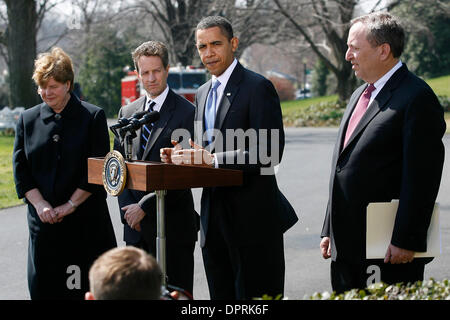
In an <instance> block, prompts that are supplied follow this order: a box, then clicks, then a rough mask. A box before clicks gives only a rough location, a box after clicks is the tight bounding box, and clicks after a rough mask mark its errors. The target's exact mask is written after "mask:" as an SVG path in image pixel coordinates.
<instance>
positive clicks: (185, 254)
mask: <svg viewBox="0 0 450 320" xmlns="http://www.w3.org/2000/svg"><path fill="white" fill-rule="evenodd" d="M127 245H133V246H135V247H138V248H141V249H143V250H145V251H146V252H148V253H150V254H151V255H152V256H153V257H155V259H156V241H152V242H151V243H148V241H146V240H144V239H143V238H142V239H141V241H140V242H139V243H133V244H128V243H127ZM194 249H195V242H192V243H191V244H184V243H180V244H179V243H170V244H169V243H168V244H167V246H166V274H167V279H166V280H167V284H168V285H170V286H175V287H178V288H181V289H184V290H186V291H188V292H189V293H191V294H193V289H194Z"/></svg>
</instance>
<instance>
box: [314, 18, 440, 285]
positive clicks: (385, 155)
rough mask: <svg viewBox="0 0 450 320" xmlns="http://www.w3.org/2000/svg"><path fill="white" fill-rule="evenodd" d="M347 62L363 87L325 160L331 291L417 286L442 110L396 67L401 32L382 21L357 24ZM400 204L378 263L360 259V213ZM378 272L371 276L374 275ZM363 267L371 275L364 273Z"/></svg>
mask: <svg viewBox="0 0 450 320" xmlns="http://www.w3.org/2000/svg"><path fill="white" fill-rule="evenodd" d="M347 44H348V50H347V53H346V57H345V58H346V60H347V61H350V62H351V63H352V66H353V67H352V68H353V70H354V71H355V74H356V76H357V77H358V78H361V79H362V80H364V81H365V82H366V83H365V84H363V85H362V86H361V87H359V88H358V89H356V90H355V92H354V93H353V95H352V96H351V98H350V101H349V103H348V105H347V109H346V111H345V113H344V116H343V119H342V122H341V126H340V128H339V133H338V139H337V142H336V146H335V149H334V154H333V159H332V170H331V178H330V188H329V194H330V196H329V202H328V207H327V212H326V216H325V220H324V224H323V229H322V234H321V235H322V241H321V244H320V248H321V253H322V255H323V257H324V258H325V259H328V258H330V257H331V258H332V262H331V282H332V287H333V290H335V291H337V292H343V291H347V290H350V289H352V288H365V287H366V286H367V285H368V283H367V281H368V279H369V277H370V276H371V275H372V272H373V271H372V270H380V274H379V276H380V277H379V278H380V280H381V281H383V282H385V283H397V282H404V283H407V282H415V281H417V280H422V279H423V274H424V267H425V263H426V262H429V261H430V260H429V259H418V258H414V253H415V252H423V251H426V249H427V243H426V237H427V230H428V226H429V223H430V219H431V215H432V212H433V207H434V204H435V200H436V197H437V194H438V191H439V185H440V181H441V175H442V167H443V161H444V146H443V143H442V136H443V134H444V133H445V127H446V125H445V121H444V117H443V109H442V107H441V105H440V104H439V101H438V99H437V98H436V95H435V94H434V93H433V91H432V89H431V88H430V87H429V86H428V85H427V84H426V83H425V82H424V81H423V80H421V79H419V78H418V77H416V76H415V75H414V74H412V73H411V72H410V71H408V69H407V67H406V65H405V64H404V63H402V62H401V61H400V55H401V53H402V50H403V45H404V31H403V28H402V27H401V26H400V24H399V22H398V21H397V19H396V18H394V17H392V16H391V15H389V14H388V13H384V12H383V13H373V14H369V15H366V16H363V17H359V18H356V19H354V20H353V21H352V25H351V28H350V31H349V35H348V42H347ZM393 199H399V207H398V211H397V214H396V218H395V226H394V230H393V233H392V238H391V243H390V245H389V246H388V247H387V248H386V256H385V258H384V260H376V259H375V260H368V259H366V209H367V206H368V204H369V203H371V202H390V201H391V200H393ZM373 266H377V267H378V268H373ZM369 267H370V268H369Z"/></svg>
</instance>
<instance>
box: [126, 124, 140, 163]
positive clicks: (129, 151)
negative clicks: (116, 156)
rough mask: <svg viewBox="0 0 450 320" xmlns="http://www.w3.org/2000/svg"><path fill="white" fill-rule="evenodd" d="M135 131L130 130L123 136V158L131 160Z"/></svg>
mask: <svg viewBox="0 0 450 320" xmlns="http://www.w3.org/2000/svg"><path fill="white" fill-rule="evenodd" d="M136 137H137V135H136V131H134V130H132V131H130V133H129V134H127V135H126V136H125V148H124V150H125V160H126V161H129V162H132V161H133V159H132V153H133V152H132V150H133V139H134V138H136Z"/></svg>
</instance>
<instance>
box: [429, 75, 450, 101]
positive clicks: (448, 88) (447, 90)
mask: <svg viewBox="0 0 450 320" xmlns="http://www.w3.org/2000/svg"><path fill="white" fill-rule="evenodd" d="M426 81H427V83H428V85H429V86H430V87H431V88H433V91H434V92H435V93H436V94H437V95H438V96H447V97H450V75H448V76H444V77H439V78H434V79H429V80H426Z"/></svg>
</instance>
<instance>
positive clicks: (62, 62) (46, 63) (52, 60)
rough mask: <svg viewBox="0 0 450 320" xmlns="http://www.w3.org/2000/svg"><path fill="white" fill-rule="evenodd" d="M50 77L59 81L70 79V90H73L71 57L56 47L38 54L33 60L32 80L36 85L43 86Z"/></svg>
mask: <svg viewBox="0 0 450 320" xmlns="http://www.w3.org/2000/svg"><path fill="white" fill-rule="evenodd" d="M50 78H53V79H54V80H55V81H58V82H60V83H66V82H67V81H70V91H72V90H73V80H74V72H73V64H72V59H70V57H69V56H68V55H67V53H65V52H64V50H63V49H61V48H58V47H54V48H52V49H51V51H50V52H44V53H41V54H39V55H38V57H37V59H36V60H35V61H34V72H33V80H34V82H35V83H36V85H38V86H39V87H45V86H46V85H47V83H48V81H49V80H50Z"/></svg>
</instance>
